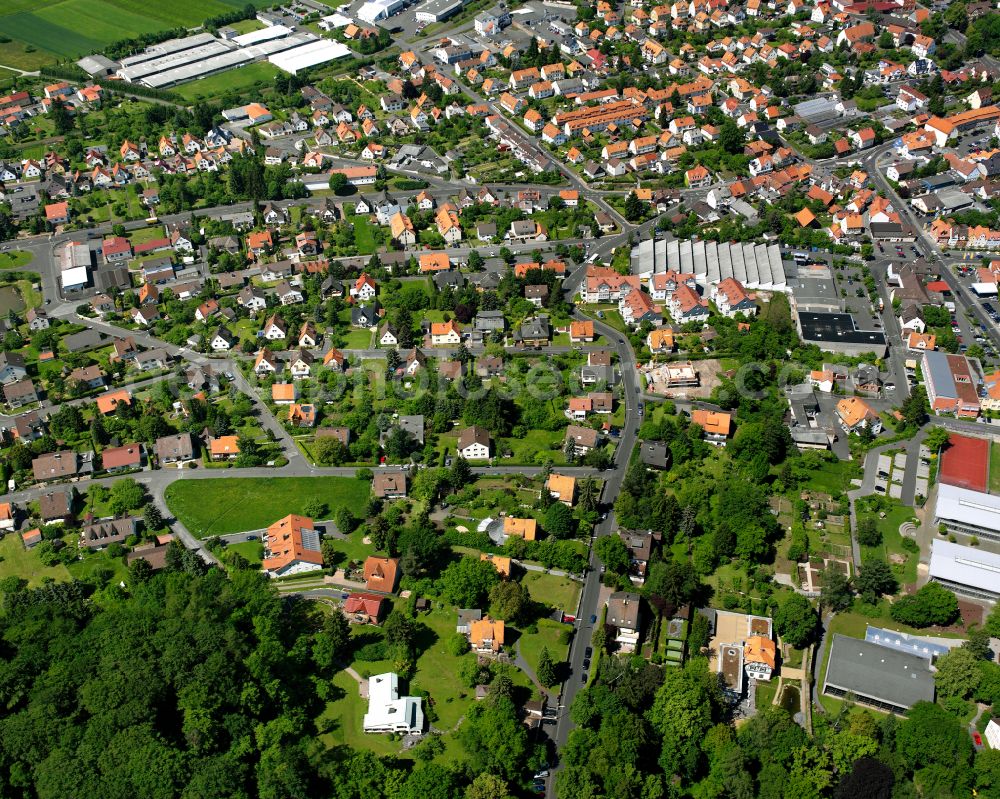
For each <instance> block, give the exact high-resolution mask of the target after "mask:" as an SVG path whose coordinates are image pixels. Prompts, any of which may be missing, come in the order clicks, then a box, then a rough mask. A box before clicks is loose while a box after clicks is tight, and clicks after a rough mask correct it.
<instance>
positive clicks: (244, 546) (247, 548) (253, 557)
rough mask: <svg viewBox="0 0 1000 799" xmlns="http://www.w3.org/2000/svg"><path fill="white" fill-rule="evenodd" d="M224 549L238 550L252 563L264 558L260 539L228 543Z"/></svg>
mask: <svg viewBox="0 0 1000 799" xmlns="http://www.w3.org/2000/svg"><path fill="white" fill-rule="evenodd" d="M226 549H227V550H233V551H234V552H239V553H240V554H241V555H242V556H243V557H244V558H246V559H247V560H248V561H250V562H251V563H252V564H254V565H256V564H258V563H260V562H261V561H262V560H264V545H263V544H262V543H261V542H260V541H240V542H239V543H236V544H229V545H228V546H227V547H226Z"/></svg>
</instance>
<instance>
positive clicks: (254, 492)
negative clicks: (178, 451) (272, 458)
mask: <svg viewBox="0 0 1000 799" xmlns="http://www.w3.org/2000/svg"><path fill="white" fill-rule="evenodd" d="M369 490H370V489H369V485H368V483H367V482H362V481H360V480H356V479H355V478H353V477H220V478H214V479H211V480H178V481H176V482H174V483H171V485H170V486H169V487H168V488H167V492H166V500H167V507H168V508H170V512H171V513H173V514H174V515H175V516H176V517H177V519H178V520H179V521H180V522H181V524H183V525H184V526H185V527H187V529H188V530H190V531H191V533H192V535H195V536H197V537H199V538H210V537H211V536H214V535H228V534H230V533H240V532H243V531H245V530H260V529H262V528H264V527H267V526H268V525H270V524H272V523H273V522H275V521H277V520H278V519H280V518H282V517H284V516H287V515H288V514H289V513H302V514H304V513H305V508H306V505H308V504H309V503H310V502H311V501H314V500H318V501H320V502H323V503H325V504H326V506H327V508H328V512H327V514H325V515H326V516H327V518H329V517H332V516H333V514H334V513H335V512H336V510H337V509H338V508H341V507H348V508H351V509H352V510H353V511H355V512H358V510H359V509H361V508H364V506H365V503H367V501H368V494H369Z"/></svg>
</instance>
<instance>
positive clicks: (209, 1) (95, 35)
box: [0, 0, 243, 57]
mask: <svg viewBox="0 0 1000 799" xmlns="http://www.w3.org/2000/svg"><path fill="white" fill-rule="evenodd" d="M242 5H243V3H242V0H199V1H198V2H197V3H195V2H192V0H156V2H153V0H4V2H3V3H0V30H2V31H3V33H4V35H5V36H8V37H9V38H11V39H14V40H16V41H19V42H24V43H26V44H29V45H32V46H33V47H36V48H38V49H39V50H45V51H47V52H50V53H54V54H55V55H59V56H71V57H76V56H81V55H86V54H88V53H93V52H95V51H99V50H100V49H101V48H102V47H103V46H104V45H106V44H110V43H111V42H115V41H119V40H121V39H128V38H131V37H133V36H136V35H138V34H142V33H153V32H154V31H159V30H164V29H166V28H176V27H180V26H192V25H198V24H200V23H202V22H203V21H204V20H205V18H206V17H212V16H215V15H217V14H224V13H226V12H228V11H232V10H233V9H235V8H240V7H241V6H242Z"/></svg>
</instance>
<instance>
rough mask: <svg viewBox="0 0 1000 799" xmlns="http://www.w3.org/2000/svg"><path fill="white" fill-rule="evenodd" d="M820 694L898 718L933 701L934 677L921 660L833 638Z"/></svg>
mask: <svg viewBox="0 0 1000 799" xmlns="http://www.w3.org/2000/svg"><path fill="white" fill-rule="evenodd" d="M823 693H825V694H829V695H830V696H836V697H840V698H843V697H845V696H847V695H848V694H850V695H852V696H853V697H855V699H856V701H858V702H859V703H861V704H865V705H869V706H870V707H874V708H878V709H879V710H884V711H888V712H891V713H900V714H902V713H905V712H906V711H907V710H909V709H910V708H911V707H913V706H914V705H915V704H916V703H917V702H933V701H934V674H933V673H932V672H931V670H930V667H929V665H928V661H927V660H926V659H925V658H922V657H918V656H917V655H911V654H908V653H906V652H899V651H896V650H894V649H889V648H888V647H884V646H879V645H878V644H874V643H871V642H869V641H862V640H859V639H857V638H849V637H848V636H846V635H838V634H834V636H833V642H832V643H831V645H830V660H829V662H828V663H827V667H826V674H825V675H824V677H823Z"/></svg>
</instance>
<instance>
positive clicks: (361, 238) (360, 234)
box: [347, 214, 378, 255]
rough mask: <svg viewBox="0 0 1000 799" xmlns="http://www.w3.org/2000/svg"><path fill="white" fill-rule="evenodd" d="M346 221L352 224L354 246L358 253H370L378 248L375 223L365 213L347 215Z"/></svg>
mask: <svg viewBox="0 0 1000 799" xmlns="http://www.w3.org/2000/svg"><path fill="white" fill-rule="evenodd" d="M347 221H348V222H350V223H351V225H353V226H354V246H355V247H356V248H357V254H358V255H372V254H373V253H374V252H375V251H376V250H377V249H378V243H377V241H376V236H377V235H378V234H377V233H376V230H377V228H378V226H377V225H374V224H372V221H371V219H370V218H369V217H368V216H367V215H365V214H354V215H353V216H350V217H348V220H347Z"/></svg>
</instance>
